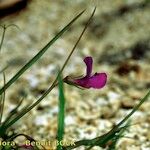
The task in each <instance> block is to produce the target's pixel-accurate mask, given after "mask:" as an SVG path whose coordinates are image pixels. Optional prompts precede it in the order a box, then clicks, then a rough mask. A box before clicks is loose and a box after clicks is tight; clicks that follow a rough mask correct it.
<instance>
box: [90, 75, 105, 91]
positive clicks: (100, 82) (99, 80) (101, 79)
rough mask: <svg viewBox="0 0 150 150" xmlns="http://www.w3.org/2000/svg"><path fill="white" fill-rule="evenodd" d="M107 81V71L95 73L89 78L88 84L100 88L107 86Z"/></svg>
mask: <svg viewBox="0 0 150 150" xmlns="http://www.w3.org/2000/svg"><path fill="white" fill-rule="evenodd" d="M106 82H107V74H106V73H95V74H94V75H93V76H92V77H90V78H89V81H88V86H89V87H91V88H95V89H100V88H103V87H104V86H105V84H106Z"/></svg>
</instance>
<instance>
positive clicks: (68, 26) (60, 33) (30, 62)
mask: <svg viewBox="0 0 150 150" xmlns="http://www.w3.org/2000/svg"><path fill="white" fill-rule="evenodd" d="M83 13H84V11H82V12H81V13H79V14H78V15H77V16H76V17H74V18H73V19H72V20H71V21H70V22H69V23H68V24H67V25H66V26H65V27H64V28H63V29H62V30H61V31H60V32H59V33H58V34H57V35H56V36H55V37H54V38H53V39H52V40H50V42H48V44H47V45H46V46H45V47H44V48H43V49H42V50H40V51H39V52H38V53H37V54H36V55H35V56H34V57H33V58H32V59H31V60H29V61H28V62H27V63H26V64H25V65H24V66H23V67H22V68H21V69H20V70H19V71H18V72H17V73H16V74H15V75H14V76H13V77H12V78H11V79H10V80H9V81H8V82H7V83H6V84H5V86H3V87H2V88H1V89H0V95H1V94H2V93H3V92H4V89H7V88H8V87H10V86H11V85H12V84H13V83H14V82H15V81H16V80H17V79H18V78H19V77H20V76H21V75H22V74H23V73H24V72H25V71H26V70H27V69H29V68H30V67H31V66H32V65H33V64H34V63H35V62H37V61H38V60H39V59H40V58H41V57H42V56H43V54H44V53H45V52H46V51H47V50H48V48H49V47H50V46H52V44H53V43H54V42H55V41H57V40H58V39H59V38H60V37H61V36H62V35H63V33H64V32H65V31H67V30H68V29H69V28H70V26H71V25H72V24H73V23H74V22H75V21H76V20H77V19H78V18H79V17H80V16H81V15H82V14H83Z"/></svg>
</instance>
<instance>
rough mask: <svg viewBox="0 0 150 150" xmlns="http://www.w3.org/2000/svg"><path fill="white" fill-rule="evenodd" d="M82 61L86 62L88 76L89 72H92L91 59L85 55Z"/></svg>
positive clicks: (88, 75)
mask: <svg viewBox="0 0 150 150" xmlns="http://www.w3.org/2000/svg"><path fill="white" fill-rule="evenodd" d="M84 62H85V64H86V76H87V77H90V76H91V73H92V64H93V59H92V57H85V58H84Z"/></svg>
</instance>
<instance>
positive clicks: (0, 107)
mask: <svg viewBox="0 0 150 150" xmlns="http://www.w3.org/2000/svg"><path fill="white" fill-rule="evenodd" d="M3 79H4V86H5V83H6V77H5V73H4V72H3ZM5 94H6V93H5V90H4V93H3V95H1V96H2V97H1V100H0V124H1V122H2V117H3V111H4V105H5Z"/></svg>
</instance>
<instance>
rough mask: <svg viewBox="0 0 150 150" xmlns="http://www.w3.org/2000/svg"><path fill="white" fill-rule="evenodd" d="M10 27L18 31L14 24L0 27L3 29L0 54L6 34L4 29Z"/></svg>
mask: <svg viewBox="0 0 150 150" xmlns="http://www.w3.org/2000/svg"><path fill="white" fill-rule="evenodd" d="M11 26H15V27H16V28H17V29H19V27H18V26H17V25H15V24H9V25H7V26H6V25H0V27H2V28H3V33H2V38H1V42H0V52H1V49H2V45H3V42H4V37H5V33H6V29H7V28H9V27H11Z"/></svg>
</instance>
